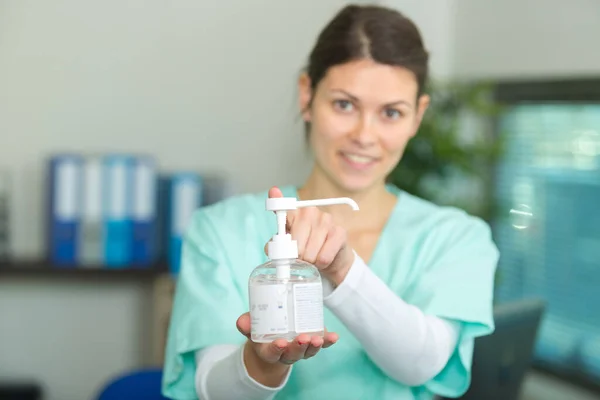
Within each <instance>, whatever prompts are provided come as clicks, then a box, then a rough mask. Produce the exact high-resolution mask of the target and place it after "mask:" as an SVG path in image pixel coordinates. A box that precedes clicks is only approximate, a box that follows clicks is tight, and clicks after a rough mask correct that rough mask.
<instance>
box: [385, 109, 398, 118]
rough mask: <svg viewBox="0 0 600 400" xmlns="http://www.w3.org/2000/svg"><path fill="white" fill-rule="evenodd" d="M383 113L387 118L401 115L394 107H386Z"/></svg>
mask: <svg viewBox="0 0 600 400" xmlns="http://www.w3.org/2000/svg"><path fill="white" fill-rule="evenodd" d="M384 114H385V117H386V118H388V119H398V118H400V117H401V116H402V113H401V112H400V111H399V110H396V109H395V108H386V109H385V111H384Z"/></svg>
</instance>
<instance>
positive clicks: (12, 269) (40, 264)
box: [0, 260, 168, 281]
mask: <svg viewBox="0 0 600 400" xmlns="http://www.w3.org/2000/svg"><path fill="white" fill-rule="evenodd" d="M167 273H168V268H167V266H166V264H156V265H153V266H149V267H137V266H136V267H133V266H131V267H125V268H120V269H118V268H106V267H103V266H85V267H83V266H77V267H70V266H55V265H52V263H50V262H46V261H43V260H15V261H8V262H6V261H5V262H0V280H1V279H4V278H6V277H19V278H20V277H33V278H53V279H73V278H74V279H109V280H122V279H126V280H129V281H135V280H148V279H154V278H156V277H158V276H160V275H164V274H167Z"/></svg>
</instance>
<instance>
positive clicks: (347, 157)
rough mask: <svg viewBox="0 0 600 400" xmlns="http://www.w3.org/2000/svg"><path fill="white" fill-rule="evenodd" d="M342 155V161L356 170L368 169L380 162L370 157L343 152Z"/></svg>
mask: <svg viewBox="0 0 600 400" xmlns="http://www.w3.org/2000/svg"><path fill="white" fill-rule="evenodd" d="M340 155H341V156H342V159H343V160H344V161H345V162H346V164H348V165H349V166H350V167H353V168H355V169H365V168H368V167H370V166H372V165H373V164H375V163H376V162H377V161H378V160H379V159H378V158H376V157H370V156H365V155H361V154H353V153H344V152H341V153H340Z"/></svg>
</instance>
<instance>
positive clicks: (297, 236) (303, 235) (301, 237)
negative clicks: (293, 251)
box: [290, 211, 314, 257]
mask: <svg viewBox="0 0 600 400" xmlns="http://www.w3.org/2000/svg"><path fill="white" fill-rule="evenodd" d="M312 212H314V211H308V212H305V211H303V212H302V215H301V217H300V218H296V219H295V221H294V222H293V223H292V224H291V229H290V234H291V235H292V239H293V240H295V241H296V242H297V243H298V255H299V256H300V257H303V255H304V249H305V248H306V243H307V242H308V238H309V237H310V234H311V230H312V225H313V221H312V219H311V218H313V217H312V216H311V213H312Z"/></svg>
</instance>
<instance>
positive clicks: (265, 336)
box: [248, 197, 358, 343]
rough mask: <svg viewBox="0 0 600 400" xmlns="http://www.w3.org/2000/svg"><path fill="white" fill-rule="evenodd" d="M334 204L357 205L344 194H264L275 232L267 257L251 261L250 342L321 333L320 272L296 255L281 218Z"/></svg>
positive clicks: (296, 245)
mask: <svg viewBox="0 0 600 400" xmlns="http://www.w3.org/2000/svg"><path fill="white" fill-rule="evenodd" d="M335 204H347V205H349V206H351V207H352V209H353V210H358V204H356V202H355V201H354V200H352V199H350V198H348V197H340V198H332V199H318V200H302V201H301V200H298V199H296V198H294V197H278V198H269V199H267V200H266V210H267V211H273V212H275V216H276V218H277V233H276V234H275V235H274V236H273V237H272V239H271V240H270V241H269V243H268V244H267V256H268V258H269V261H267V262H266V263H264V264H262V265H259V266H258V267H256V268H255V269H254V270H253V271H252V273H251V274H250V279H249V281H248V294H249V300H250V320H251V339H252V341H253V342H256V343H270V342H272V341H273V340H275V339H286V340H288V341H292V340H293V339H294V338H295V337H297V336H298V335H300V334H301V333H307V334H310V335H311V336H323V335H324V333H325V328H324V323H323V286H322V281H321V275H320V273H319V270H318V268H317V267H315V266H314V265H312V264H310V263H307V262H305V261H303V260H300V259H298V243H297V242H296V241H295V240H293V238H292V236H291V235H290V234H289V233H287V232H286V222H287V212H288V211H292V210H296V209H298V208H303V207H316V206H329V205H335Z"/></svg>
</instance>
